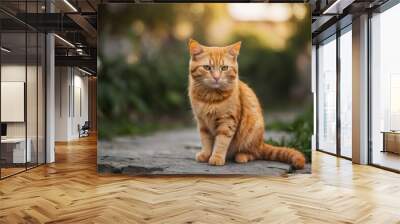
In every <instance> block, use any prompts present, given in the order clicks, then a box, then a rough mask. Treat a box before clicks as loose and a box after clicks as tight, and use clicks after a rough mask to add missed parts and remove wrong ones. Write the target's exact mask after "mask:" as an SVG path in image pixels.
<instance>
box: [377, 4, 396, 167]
mask: <svg viewBox="0 0 400 224" xmlns="http://www.w3.org/2000/svg"><path fill="white" fill-rule="evenodd" d="M399 21H400V5H396V6H394V7H392V8H390V9H388V10H386V11H384V12H382V13H379V14H375V15H374V16H373V17H372V18H371V29H372V32H371V34H372V36H371V53H372V54H371V60H372V63H371V69H372V70H371V98H370V104H371V106H370V108H371V110H370V120H371V130H370V137H371V141H372V148H371V155H370V156H371V159H372V163H373V164H375V165H379V166H384V167H387V168H391V169H395V170H400V155H399V154H400V101H399V99H400V98H399V97H400V63H399V52H400V44H399V40H400V30H399V29H397V27H398V22H399Z"/></svg>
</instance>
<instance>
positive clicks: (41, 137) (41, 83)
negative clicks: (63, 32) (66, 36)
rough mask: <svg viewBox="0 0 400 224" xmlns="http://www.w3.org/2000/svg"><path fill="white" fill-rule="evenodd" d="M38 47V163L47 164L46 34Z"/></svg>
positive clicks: (41, 35) (40, 35)
mask: <svg viewBox="0 0 400 224" xmlns="http://www.w3.org/2000/svg"><path fill="white" fill-rule="evenodd" d="M38 38H39V45H38V60H39V63H38V78H37V81H38V143H37V145H38V163H39V164H43V163H45V156H46V155H45V153H46V151H45V87H46V85H45V81H46V79H45V69H44V67H45V60H46V52H45V44H46V39H45V35H44V34H39V36H38Z"/></svg>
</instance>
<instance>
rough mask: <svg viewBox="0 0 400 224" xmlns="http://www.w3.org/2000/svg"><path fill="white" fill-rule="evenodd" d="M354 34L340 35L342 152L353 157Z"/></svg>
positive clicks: (343, 154) (349, 32)
mask: <svg viewBox="0 0 400 224" xmlns="http://www.w3.org/2000/svg"><path fill="white" fill-rule="evenodd" d="M351 42H352V36H351V30H350V31H348V32H346V33H344V34H343V35H342V36H340V123H341V124H340V127H341V130H340V135H341V136H340V152H341V155H342V156H346V157H349V158H351V157H352V148H351V145H352V144H351V141H352V138H351V136H352V125H351V124H352V110H351V108H352V104H351V103H352V100H351V98H352V66H351V64H352V49H351V48H352V44H351Z"/></svg>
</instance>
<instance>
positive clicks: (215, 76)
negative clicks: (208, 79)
mask: <svg viewBox="0 0 400 224" xmlns="http://www.w3.org/2000/svg"><path fill="white" fill-rule="evenodd" d="M212 77H213V78H214V80H215V81H216V82H218V81H219V79H220V78H221V74H218V73H214V74H213V76H212Z"/></svg>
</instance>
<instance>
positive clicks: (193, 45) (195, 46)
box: [188, 39, 203, 56]
mask: <svg viewBox="0 0 400 224" xmlns="http://www.w3.org/2000/svg"><path fill="white" fill-rule="evenodd" d="M188 47H189V52H190V55H192V56H194V55H198V54H201V53H202V52H203V47H202V46H201V44H199V42H197V41H195V40H193V39H190V40H189V43H188Z"/></svg>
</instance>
